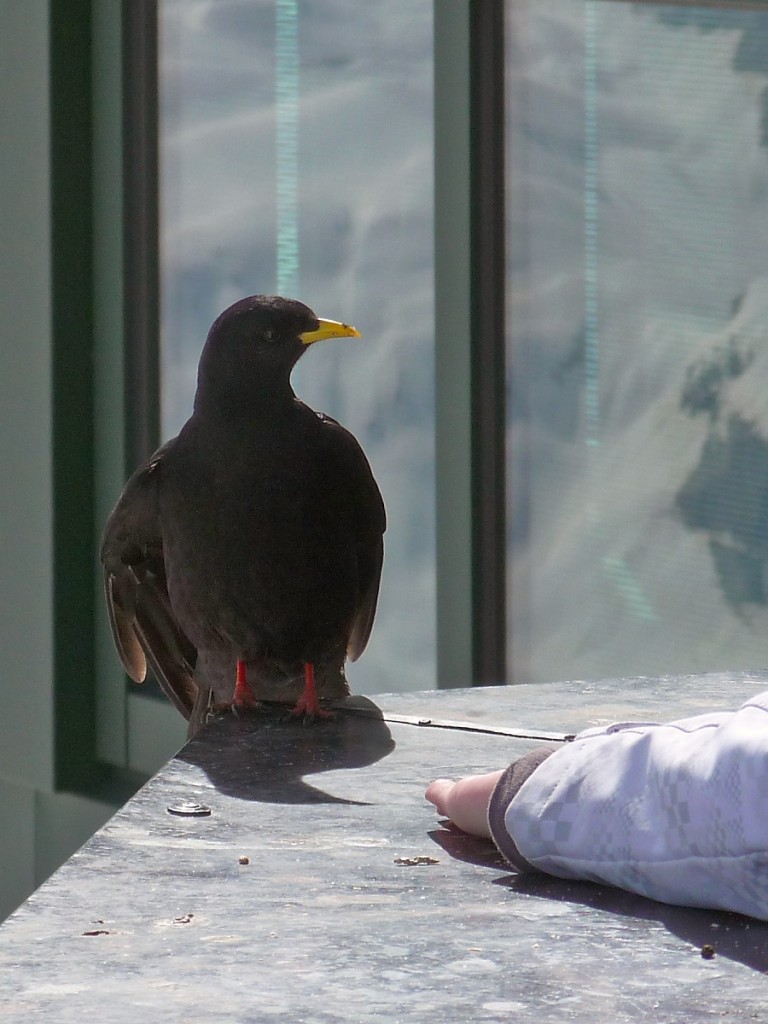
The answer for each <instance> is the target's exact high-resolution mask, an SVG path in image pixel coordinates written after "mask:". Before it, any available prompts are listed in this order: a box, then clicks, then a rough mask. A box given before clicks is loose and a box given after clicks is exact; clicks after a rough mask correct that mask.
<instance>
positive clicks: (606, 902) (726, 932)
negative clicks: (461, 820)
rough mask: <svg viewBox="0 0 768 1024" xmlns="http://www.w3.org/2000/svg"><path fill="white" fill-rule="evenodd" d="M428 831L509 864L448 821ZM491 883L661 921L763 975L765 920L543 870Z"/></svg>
mask: <svg viewBox="0 0 768 1024" xmlns="http://www.w3.org/2000/svg"><path fill="white" fill-rule="evenodd" d="M440 825H441V826H443V827H442V828H440V829H435V830H434V831H431V832H430V833H429V837H430V838H431V839H432V841H433V842H435V843H437V845H438V846H440V847H441V848H442V849H443V850H445V852H446V853H447V854H449V856H451V857H455V858H456V859H457V860H461V861H465V862H467V863H470V864H476V865H477V866H478V867H484V868H496V869H502V870H503V869H504V868H509V865H508V864H507V862H506V861H505V860H504V858H503V857H502V856H501V854H500V853H499V852H498V851H497V850H496V848H495V846H494V845H493V844H492V842H491V841H490V840H489V839H482V838H480V837H478V836H469V835H465V834H464V833H462V832H461V830H460V829H458V828H457V827H456V826H455V825H454V824H453V823H452V822H450V821H441V822H440ZM492 884H493V885H498V886H501V887H502V888H505V889H508V890H509V891H510V892H514V893H519V894H520V895H525V896H534V897H537V898H539V899H542V900H550V901H552V900H554V901H556V902H559V903H572V904H578V905H580V906H582V907H588V908H590V909H592V910H598V911H603V912H604V913H608V914H616V915H618V916H621V917H626V918H632V919H635V920H643V921H651V922H655V923H656V924H660V925H662V927H664V928H666V929H667V931H668V932H670V934H672V935H675V936H677V938H679V939H682V940H683V941H684V942H686V943H689V944H691V945H693V946H696V947H698V948H700V949H704V948H705V947H707V946H711V947H712V949H713V951H714V953H715V955H717V956H718V957H725V958H727V959H728V960H733V961H735V962H736V963H740V964H742V965H743V966H744V967H748V968H750V969H751V970H754V971H759V972H760V973H763V974H765V973H768V922H765V921H758V920H756V919H755V918H751V917H746V916H744V915H743V914H735V913H729V912H727V911H721V910H705V909H699V908H696V907H677V906H672V905H671V904H667V903H658V902H657V901H656V900H651V899H647V898H646V897H645V896H639V895H637V894H636V893H631V892H626V891H625V890H623V889H614V888H612V887H611V886H605V885H598V884H596V883H594V882H580V881H571V880H569V879H564V878H555V877H553V876H551V875H544V874H533V873H531V874H518V873H512V874H507V875H504V876H502V877H499V878H494V879H493V882H492Z"/></svg>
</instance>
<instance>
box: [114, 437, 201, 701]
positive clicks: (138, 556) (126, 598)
mask: <svg viewBox="0 0 768 1024" xmlns="http://www.w3.org/2000/svg"><path fill="white" fill-rule="evenodd" d="M173 443H174V442H173V441H169V442H168V444H166V445H164V446H163V447H162V448H160V449H159V450H158V451H157V452H156V453H155V455H153V456H152V458H151V459H150V461H149V463H148V464H147V465H146V466H143V467H142V468H141V469H139V470H137V472H136V473H134V475H133V476H132V477H131V479H130V480H129V481H128V483H127V484H126V485H125V489H124V491H123V493H122V496H121V498H120V500H119V501H118V503H117V505H116V506H115V508H114V511H113V512H112V514H111V516H110V517H109V519H108V521H107V525H106V528H105V530H104V536H103V539H102V544H101V561H102V563H103V565H104V591H105V595H106V600H107V610H108V613H109V622H110V625H111V627H112V636H113V639H114V641H115V647H116V648H117V653H118V655H119V656H120V661H121V662H122V664H123V668H124V669H125V671H126V672H127V673H128V675H129V676H130V677H131V679H133V680H135V682H137V683H142V682H144V679H145V678H146V674H147V664H149V667H150V669H151V670H152V673H153V675H154V676H155V678H156V679H157V681H158V683H159V684H160V686H161V687H162V689H163V691H164V692H165V694H166V696H167V697H168V699H169V700H170V701H171V703H172V704H173V705H174V706H175V707H176V708H177V709H178V710H179V711H180V712H181V713H182V714H183V715H184V717H185V718H187V719H189V718H190V716H191V714H192V710H193V707H194V704H195V699H196V697H197V686H196V684H195V682H194V679H193V672H194V667H195V661H196V659H197V651H196V650H195V648H194V646H193V644H192V643H191V642H190V640H189V639H188V638H187V636H185V634H184V632H183V631H182V629H181V627H180V626H179V624H178V622H177V621H176V617H175V615H174V613H173V609H172V608H171V603H170V600H169V598H168V586H167V583H166V576H165V563H164V561H163V543H162V534H161V530H160V522H159V518H158V502H157V488H158V486H159V481H160V479H161V474H162V462H163V459H164V458H165V457H166V456H167V454H168V452H169V451H170V450H171V448H172V445H173Z"/></svg>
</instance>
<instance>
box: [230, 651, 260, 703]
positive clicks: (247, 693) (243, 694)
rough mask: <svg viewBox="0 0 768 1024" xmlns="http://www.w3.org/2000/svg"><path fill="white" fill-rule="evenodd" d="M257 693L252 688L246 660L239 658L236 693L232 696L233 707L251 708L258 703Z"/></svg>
mask: <svg viewBox="0 0 768 1024" xmlns="http://www.w3.org/2000/svg"><path fill="white" fill-rule="evenodd" d="M258 703H259V702H258V701H257V700H256V694H255V693H254V692H253V690H252V689H251V684H250V683H249V682H248V679H247V677H246V673H245V662H244V661H240V660H239V659H238V662H237V678H236V680H235V694H234V697H233V698H232V707H233V708H240V710H251V709H252V708H255V707H256V706H257V705H258Z"/></svg>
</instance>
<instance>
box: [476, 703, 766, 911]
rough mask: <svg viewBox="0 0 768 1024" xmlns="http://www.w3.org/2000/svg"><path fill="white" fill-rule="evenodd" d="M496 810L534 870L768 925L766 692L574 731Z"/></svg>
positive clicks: (507, 831) (514, 842)
mask: <svg viewBox="0 0 768 1024" xmlns="http://www.w3.org/2000/svg"><path fill="white" fill-rule="evenodd" d="M492 804H493V801H492ZM499 810H501V809H497V812H496V815H495V817H496V819H497V822H499V823H501V821H502V820H503V828H504V830H505V831H506V833H507V834H508V837H511V839H512V841H513V845H514V847H516V849H517V851H518V852H519V854H520V855H521V857H522V858H523V862H527V863H528V864H529V865H531V866H532V867H534V868H537V869H538V870H541V871H545V872H548V873H549V874H552V875H558V876H560V877H563V878H580V879H587V880H592V881H595V882H603V883H607V884H609V885H615V886H619V887H620V888H623V889H628V890H630V891H632V892H636V893H640V894H642V895H644V896H649V897H651V898H652V899H656V900H661V901H662V902H665V903H675V904H682V905H685V906H692V907H710V908H719V909H723V910H733V911H738V912H739V913H743V914H749V915H751V916H753V917H758V918H762V919H764V920H768V691H766V692H765V693H761V694H759V695H758V696H756V697H754V698H752V699H751V700H749V701H747V702H746V703H745V704H744V705H743V706H742V707H741V708H739V710H738V711H734V712H727V713H723V712H718V713H715V714H706V715H699V716H697V717H695V718H688V719H684V720H681V721H677V722H671V723H669V724H666V725H655V724H653V725H650V724H636V723H635V724H633V723H623V724H618V725H613V726H610V727H608V728H600V729H589V730H587V731H586V732H582V733H580V734H579V735H578V736H577V737H576V738H575V740H574V741H573V742H571V743H566V744H565V745H564V746H563V747H561V748H559V749H558V750H556V751H555V752H553V753H552V754H551V755H550V756H549V757H547V758H546V759H545V760H544V761H543V762H542V763H541V764H540V765H539V766H538V767H536V768H535V770H534V771H533V773H532V774H530V775H529V776H528V778H527V779H526V781H524V782H523V784H522V786H520V788H519V789H517V790H516V792H515V793H514V795H513V797H512V799H511V801H510V802H509V803H508V805H507V806H506V808H504V809H503V819H502V817H501V815H500V814H499ZM496 831H498V825H497V826H496ZM497 842H498V837H497ZM500 845H503V842H502V843H500Z"/></svg>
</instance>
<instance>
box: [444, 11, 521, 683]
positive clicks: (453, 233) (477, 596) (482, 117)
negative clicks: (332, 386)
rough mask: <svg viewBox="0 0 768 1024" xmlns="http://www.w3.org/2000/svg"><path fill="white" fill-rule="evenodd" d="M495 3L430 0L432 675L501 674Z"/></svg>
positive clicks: (500, 678) (499, 109)
mask: <svg viewBox="0 0 768 1024" xmlns="http://www.w3.org/2000/svg"><path fill="white" fill-rule="evenodd" d="M504 18H505V4H504V2H503V0H484V2H483V3H473V2H472V0H435V4H434V19H435V332H436V344H435V357H436V365H435V386H436V400H435V406H436V428H435V432H436V441H435V446H436V452H435V456H436V458H435V463H436V500H437V538H436V540H437V636H438V644H437V645H438V651H437V665H438V686H439V687H440V688H447V687H453V686H467V685H474V686H481V685H491V684H501V683H504V682H505V681H506V662H507V650H506V645H507V616H506V571H507V566H506V532H507V531H506V453H505V433H506V409H505V402H506V366H505V348H506V330H505V321H506V268H505V255H506V239H505V232H506V216H505V202H504V174H505V171H504V144H505V132H504V127H505V126H504V81H505V77H504V76H505V69H504Z"/></svg>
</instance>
